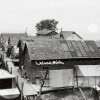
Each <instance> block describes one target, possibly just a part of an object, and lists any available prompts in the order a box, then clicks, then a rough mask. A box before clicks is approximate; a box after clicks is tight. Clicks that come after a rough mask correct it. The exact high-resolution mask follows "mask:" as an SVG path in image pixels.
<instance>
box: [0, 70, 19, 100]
mask: <svg viewBox="0 0 100 100" xmlns="http://www.w3.org/2000/svg"><path fill="white" fill-rule="evenodd" d="M8 99H9V100H20V91H19V89H18V87H17V86H16V77H15V76H14V75H13V74H10V73H9V72H8V71H6V70H4V69H0V100H8Z"/></svg>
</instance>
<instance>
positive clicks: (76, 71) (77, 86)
mask: <svg viewBox="0 0 100 100" xmlns="http://www.w3.org/2000/svg"><path fill="white" fill-rule="evenodd" d="M77 69H78V67H77V66H76V82H77V88H78V87H79V86H78V76H77Z"/></svg>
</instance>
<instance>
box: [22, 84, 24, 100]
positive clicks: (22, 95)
mask: <svg viewBox="0 0 100 100" xmlns="http://www.w3.org/2000/svg"><path fill="white" fill-rule="evenodd" d="M23 87H24V82H22V84H21V100H23Z"/></svg>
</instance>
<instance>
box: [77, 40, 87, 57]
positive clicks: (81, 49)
mask: <svg viewBox="0 0 100 100" xmlns="http://www.w3.org/2000/svg"><path fill="white" fill-rule="evenodd" d="M76 43H77V45H78V47H79V49H80V51H81V53H82V55H83V56H84V57H87V54H86V51H85V50H84V48H83V46H82V44H81V42H80V41H76Z"/></svg>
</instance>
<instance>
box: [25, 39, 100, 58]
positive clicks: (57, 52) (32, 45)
mask: <svg viewBox="0 0 100 100" xmlns="http://www.w3.org/2000/svg"><path fill="white" fill-rule="evenodd" d="M26 45H27V48H28V52H29V54H30V58H31V60H46V59H69V58H100V51H99V50H98V48H97V46H96V44H95V42H94V41H65V40H64V41H62V40H52V39H51V40H49V41H48V40H39V41H37V40H35V41H34V42H28V43H26Z"/></svg>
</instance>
